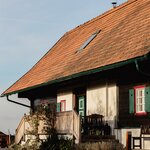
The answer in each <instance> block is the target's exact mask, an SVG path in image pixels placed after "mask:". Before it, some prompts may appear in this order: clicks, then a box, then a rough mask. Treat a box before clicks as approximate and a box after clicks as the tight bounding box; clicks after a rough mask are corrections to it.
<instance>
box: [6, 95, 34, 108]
mask: <svg viewBox="0 0 150 150" xmlns="http://www.w3.org/2000/svg"><path fill="white" fill-rule="evenodd" d="M6 98H7V100H8V101H9V102H11V103H14V104H17V105H21V106H24V107H28V108H31V106H29V105H26V104H22V103H19V102H15V101H13V100H10V99H9V95H6Z"/></svg>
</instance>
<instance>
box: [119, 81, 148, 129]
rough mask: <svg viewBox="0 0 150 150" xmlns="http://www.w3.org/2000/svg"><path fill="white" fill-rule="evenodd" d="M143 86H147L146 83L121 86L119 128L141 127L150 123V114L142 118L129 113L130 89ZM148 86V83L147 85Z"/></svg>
mask: <svg viewBox="0 0 150 150" xmlns="http://www.w3.org/2000/svg"><path fill="white" fill-rule="evenodd" d="M143 84H145V82H143V83H142V82H138V83H136V84H130V85H120V86H119V122H118V126H119V127H140V125H141V124H145V123H148V122H150V113H147V114H146V115H141V116H137V115H135V114H134V113H132V114H130V113H129V89H132V88H133V87H134V86H137V85H143ZM146 85H148V83H146Z"/></svg>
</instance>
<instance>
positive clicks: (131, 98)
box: [129, 89, 134, 113]
mask: <svg viewBox="0 0 150 150" xmlns="http://www.w3.org/2000/svg"><path fill="white" fill-rule="evenodd" d="M129 113H134V89H130V90H129Z"/></svg>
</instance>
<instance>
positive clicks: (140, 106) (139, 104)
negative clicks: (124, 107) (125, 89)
mask: <svg viewBox="0 0 150 150" xmlns="http://www.w3.org/2000/svg"><path fill="white" fill-rule="evenodd" d="M134 90H135V106H136V108H135V110H136V113H142V112H145V87H143V86H142V87H137V88H136V87H135V89H134Z"/></svg>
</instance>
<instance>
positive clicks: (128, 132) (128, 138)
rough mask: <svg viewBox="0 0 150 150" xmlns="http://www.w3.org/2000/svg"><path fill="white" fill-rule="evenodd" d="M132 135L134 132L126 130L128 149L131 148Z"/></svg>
mask: <svg viewBox="0 0 150 150" xmlns="http://www.w3.org/2000/svg"><path fill="white" fill-rule="evenodd" d="M131 137H132V133H131V132H130V131H127V132H126V150H131Z"/></svg>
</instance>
